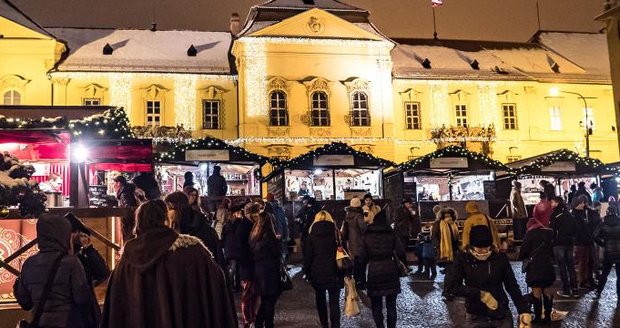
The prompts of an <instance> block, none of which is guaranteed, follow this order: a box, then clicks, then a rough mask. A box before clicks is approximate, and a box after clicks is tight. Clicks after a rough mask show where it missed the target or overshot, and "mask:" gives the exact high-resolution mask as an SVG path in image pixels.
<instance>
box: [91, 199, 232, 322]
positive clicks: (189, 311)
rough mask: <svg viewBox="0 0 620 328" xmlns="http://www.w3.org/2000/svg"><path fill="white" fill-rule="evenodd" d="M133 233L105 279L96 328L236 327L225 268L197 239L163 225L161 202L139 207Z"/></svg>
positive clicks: (157, 201)
mask: <svg viewBox="0 0 620 328" xmlns="http://www.w3.org/2000/svg"><path fill="white" fill-rule="evenodd" d="M135 234H136V238H135V239H132V240H130V241H129V242H127V244H126V245H125V248H124V251H123V255H122V256H121V259H120V261H119V263H118V265H117V267H116V269H114V272H113V273H112V276H111V277H110V280H109V282H108V289H107V294H106V300H105V304H104V307H103V315H102V323H101V327H103V328H107V327H110V328H124V327H127V328H147V327H148V328H172V327H188V328H189V327H212V328H230V327H237V315H236V313H235V311H234V305H233V298H232V295H231V294H230V293H229V290H228V288H227V285H226V278H225V276H224V272H223V271H222V270H221V269H220V267H219V266H218V265H217V264H216V263H215V261H214V260H213V255H212V254H211V252H210V251H209V250H208V249H207V248H206V247H205V246H204V244H203V243H202V242H201V241H200V239H198V238H196V237H192V236H189V235H182V234H178V233H177V232H175V231H174V230H172V229H171V228H169V227H167V226H166V204H165V203H164V202H163V201H161V200H152V201H147V202H145V203H143V204H142V205H140V207H138V209H137V210H136V227H135Z"/></svg>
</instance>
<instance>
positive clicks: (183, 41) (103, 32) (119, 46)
mask: <svg viewBox="0 0 620 328" xmlns="http://www.w3.org/2000/svg"><path fill="white" fill-rule="evenodd" d="M49 30H50V31H52V33H54V34H55V35H57V36H58V38H59V39H61V40H63V41H65V42H66V43H67V46H68V48H69V55H68V56H67V58H66V59H64V60H63V61H62V62H61V63H60V64H59V65H58V70H60V71H123V72H127V71H132V72H175V73H205V74H207V73H211V74H230V72H231V67H230V63H229V56H228V50H229V49H230V45H231V35H230V33H228V32H200V31H150V30H115V29H90V28H49ZM106 44H109V45H110V46H111V47H112V48H113V52H112V54H110V55H104V54H103V48H104V47H105V46H106ZM191 45H193V46H194V48H196V50H197V52H196V56H188V53H187V50H188V49H189V48H190V46H191Z"/></svg>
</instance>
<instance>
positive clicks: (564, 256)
mask: <svg viewBox="0 0 620 328" xmlns="http://www.w3.org/2000/svg"><path fill="white" fill-rule="evenodd" d="M573 250H574V247H573V246H554V247H553V254H554V255H555V260H556V262H557V263H558V268H559V270H560V279H562V291H564V292H565V293H568V292H570V291H571V289H572V290H576V289H577V273H576V272H575V262H574V258H573Z"/></svg>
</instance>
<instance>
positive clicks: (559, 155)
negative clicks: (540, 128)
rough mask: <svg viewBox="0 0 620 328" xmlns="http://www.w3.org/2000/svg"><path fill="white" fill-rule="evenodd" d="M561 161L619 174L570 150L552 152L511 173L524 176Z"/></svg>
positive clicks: (594, 159) (593, 159)
mask: <svg viewBox="0 0 620 328" xmlns="http://www.w3.org/2000/svg"><path fill="white" fill-rule="evenodd" d="M561 161H570V162H575V164H577V165H578V166H585V167H589V168H592V169H599V170H600V171H601V172H600V173H609V174H615V173H617V170H616V169H614V168H611V167H607V166H605V165H604V164H603V162H601V161H600V160H598V159H596V158H589V157H581V156H579V154H577V153H576V152H574V151H570V150H568V149H560V150H557V151H554V152H551V153H549V154H548V155H547V156H543V157H540V158H537V159H536V160H535V161H533V162H532V163H531V164H529V165H526V166H522V167H519V168H516V169H513V170H512V171H511V173H513V174H515V175H523V174H527V173H528V172H531V171H539V170H540V169H542V168H544V167H547V166H549V165H551V164H553V163H555V162H561Z"/></svg>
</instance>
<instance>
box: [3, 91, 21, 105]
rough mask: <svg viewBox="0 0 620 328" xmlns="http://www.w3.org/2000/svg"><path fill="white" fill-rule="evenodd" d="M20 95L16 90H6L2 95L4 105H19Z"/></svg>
mask: <svg viewBox="0 0 620 328" xmlns="http://www.w3.org/2000/svg"><path fill="white" fill-rule="evenodd" d="M21 103H22V95H21V94H20V93H19V92H18V91H17V90H8V91H7V92H5V93H4V104H5V105H21Z"/></svg>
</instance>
